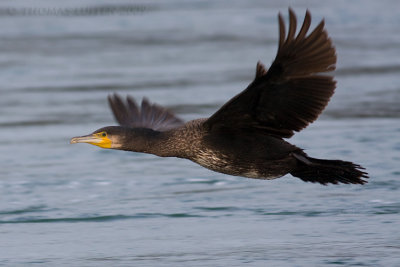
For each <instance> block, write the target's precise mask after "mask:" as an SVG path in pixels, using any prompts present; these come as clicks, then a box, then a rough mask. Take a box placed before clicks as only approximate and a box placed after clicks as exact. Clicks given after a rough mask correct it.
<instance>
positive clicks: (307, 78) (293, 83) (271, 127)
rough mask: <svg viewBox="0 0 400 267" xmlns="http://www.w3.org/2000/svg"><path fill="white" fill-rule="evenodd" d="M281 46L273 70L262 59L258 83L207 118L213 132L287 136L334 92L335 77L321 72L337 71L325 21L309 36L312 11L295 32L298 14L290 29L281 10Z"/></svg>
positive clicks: (291, 17)
mask: <svg viewBox="0 0 400 267" xmlns="http://www.w3.org/2000/svg"><path fill="white" fill-rule="evenodd" d="M278 17H279V32H280V36H279V48H278V53H277V55H276V58H275V60H274V62H273V63H272V65H271V67H270V69H269V70H268V71H266V70H265V67H264V66H263V65H262V64H261V63H260V62H258V63H257V70H256V77H255V79H254V81H253V82H252V83H251V84H250V85H249V86H248V87H247V89H246V90H244V91H243V92H242V93H240V94H238V95H237V96H235V97H234V98H232V99H231V100H230V101H229V102H227V103H226V104H225V105H224V106H222V107H221V108H220V109H219V110H218V111H217V112H216V113H215V114H214V115H212V116H211V117H210V118H209V119H208V120H207V121H206V122H205V126H206V127H208V128H209V129H210V130H213V129H221V128H236V129H251V130H256V131H261V132H264V133H268V134H273V135H276V136H279V137H284V138H288V137H291V136H292V135H293V134H294V131H300V130H301V129H303V128H305V127H306V126H307V125H308V124H309V123H311V122H313V121H314V120H315V119H317V117H318V116H319V114H320V113H321V112H322V110H323V109H324V108H325V106H326V105H327V104H328V102H329V99H330V97H331V96H332V94H333V93H334V90H335V81H334V80H333V77H332V76H326V75H325V76H324V75H320V74H319V73H323V72H327V71H332V70H334V69H335V64H336V53H335V48H334V47H333V45H332V41H331V39H330V38H329V37H328V34H327V32H326V31H325V29H324V21H321V23H320V24H319V25H318V26H317V27H316V28H315V29H314V30H313V31H312V33H310V34H308V35H307V32H308V30H309V28H310V24H311V15H310V13H309V12H308V11H307V12H306V15H305V18H304V22H303V25H302V27H301V29H300V31H299V33H298V34H297V36H295V32H296V24H297V21H296V16H295V14H294V12H293V11H292V10H291V9H289V21H290V22H289V32H288V34H287V36H286V33H285V24H284V21H283V18H282V15H281V14H279V16H278Z"/></svg>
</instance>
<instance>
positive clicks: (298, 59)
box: [71, 9, 368, 184]
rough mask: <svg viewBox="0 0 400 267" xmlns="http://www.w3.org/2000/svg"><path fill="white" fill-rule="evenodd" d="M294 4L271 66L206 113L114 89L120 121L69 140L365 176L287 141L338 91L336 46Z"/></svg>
mask: <svg viewBox="0 0 400 267" xmlns="http://www.w3.org/2000/svg"><path fill="white" fill-rule="evenodd" d="M296 24H297V22H296V17H295V14H294V13H293V11H292V10H291V9H289V30H288V34H287V35H286V33H285V25H284V21H283V18H282V16H281V15H280V14H279V30H280V37H279V48H278V53H277V55H276V58H275V60H274V61H273V63H272V65H271V67H270V69H269V70H266V69H265V67H264V65H263V64H262V63H260V62H258V63H257V68H256V76H255V78H254V80H253V82H251V83H250V85H249V86H248V87H247V88H246V89H245V90H244V91H243V92H241V93H240V94H238V95H237V96H235V97H233V98H232V99H231V100H230V101H228V102H227V103H226V104H225V105H223V106H222V107H221V108H220V109H219V110H218V111H217V112H216V113H214V114H213V115H212V116H211V117H210V118H208V119H198V120H193V121H189V122H187V123H185V124H184V123H183V121H182V120H180V119H179V118H177V117H176V116H175V115H174V114H172V113H171V112H169V111H168V110H167V109H165V108H163V107H161V106H159V105H156V104H150V103H149V101H147V100H146V99H144V100H143V101H142V104H141V106H140V107H139V106H138V105H137V104H136V102H135V101H134V99H133V98H131V97H130V96H128V97H127V99H126V101H124V100H123V99H121V97H119V96H118V95H117V94H114V95H112V96H109V98H108V100H109V104H110V106H111V109H112V111H113V113H114V116H115V118H116V120H117V121H118V123H119V124H120V125H121V126H109V127H104V128H101V129H99V130H97V131H95V132H94V133H93V134H91V135H87V136H83V137H75V138H73V139H71V143H90V144H94V145H97V146H100V147H103V148H113V149H120V150H128V151H135V152H143V153H151V154H155V155H158V156H161V157H179V158H186V159H190V160H192V161H194V162H196V163H198V164H200V165H202V166H204V167H206V168H208V169H211V170H214V171H217V172H221V173H226V174H230V175H237V176H244V177H249V178H257V179H274V178H278V177H281V176H283V175H285V174H288V173H290V174H292V175H293V176H296V177H299V178H300V179H302V180H303V181H306V182H318V183H321V184H328V183H333V184H337V183H345V184H349V183H351V184H364V183H366V180H364V179H365V178H368V176H367V173H366V172H364V171H363V168H362V167H361V166H360V165H357V164H353V163H351V162H348V161H341V160H322V159H314V158H311V157H309V156H308V155H307V154H306V153H305V152H304V151H303V150H302V149H300V148H298V147H296V146H294V145H292V144H289V143H288V142H286V141H285V140H284V139H283V138H290V137H291V136H292V135H293V134H294V132H296V131H300V130H302V129H303V128H305V127H306V126H307V125H308V124H309V123H311V122H313V121H314V120H316V119H317V117H318V116H319V114H320V113H321V112H322V110H323V109H324V108H325V106H326V105H327V103H328V101H329V99H330V97H331V96H332V95H333V93H334V89H335V81H334V80H333V77H332V76H329V75H321V73H324V72H329V71H333V70H334V69H335V64H336V53H335V48H334V47H333V45H332V41H331V39H330V38H329V37H328V34H327V32H326V31H325V29H324V21H322V22H321V23H320V24H319V25H318V26H317V27H316V28H315V29H314V30H313V31H312V32H311V33H309V34H308V30H309V27H310V24H311V16H310V13H309V12H308V11H307V12H306V15H305V19H304V22H303V25H302V27H301V29H300V31H299V32H298V34H297V35H296Z"/></svg>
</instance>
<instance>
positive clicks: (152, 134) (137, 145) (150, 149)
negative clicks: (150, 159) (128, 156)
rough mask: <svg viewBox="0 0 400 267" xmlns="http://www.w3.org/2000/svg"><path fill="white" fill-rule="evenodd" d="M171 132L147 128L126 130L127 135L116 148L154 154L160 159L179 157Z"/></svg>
mask: <svg viewBox="0 0 400 267" xmlns="http://www.w3.org/2000/svg"><path fill="white" fill-rule="evenodd" d="M171 140H172V134H171V133H170V132H159V131H154V130H151V129H147V128H130V129H126V134H125V135H124V137H123V138H122V139H121V140H120V141H119V142H118V144H117V145H116V146H115V147H114V148H115V149H119V150H126V151H133V152H142V153H149V154H154V155H157V156H160V157H177V156H179V155H178V154H179V151H175V149H173V146H171V144H172V142H171Z"/></svg>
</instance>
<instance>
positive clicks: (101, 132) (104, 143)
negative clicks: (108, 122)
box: [70, 126, 125, 149]
mask: <svg viewBox="0 0 400 267" xmlns="http://www.w3.org/2000/svg"><path fill="white" fill-rule="evenodd" d="M124 137H125V130H124V128H123V127H119V126H108V127H103V128H100V129H98V130H96V131H94V132H93V133H91V134H88V135H83V136H77V137H73V138H71V141H70V143H71V144H76V143H88V144H91V145H95V146H98V147H101V148H114V149H118V148H120V147H121V145H122V143H123V141H124V139H125V138H124Z"/></svg>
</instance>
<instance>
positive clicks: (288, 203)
mask: <svg viewBox="0 0 400 267" xmlns="http://www.w3.org/2000/svg"><path fill="white" fill-rule="evenodd" d="M288 6H291V7H292V8H293V9H294V10H295V12H296V13H297V16H298V18H299V24H300V23H301V22H300V21H301V20H302V18H303V16H304V12H305V10H306V9H307V8H308V9H309V10H310V11H311V14H312V16H313V24H312V25H313V26H315V25H316V24H317V22H319V21H320V20H321V19H322V18H325V23H326V28H327V30H328V32H329V35H330V36H331V38H332V39H333V42H334V44H335V46H336V48H337V55H338V64H337V71H336V72H335V76H336V80H337V89H336V93H335V95H334V96H333V98H332V100H331V102H330V104H329V105H328V107H327V108H326V110H325V111H324V113H323V114H322V115H321V116H320V118H319V119H318V120H317V121H316V122H315V123H313V124H312V125H310V126H309V127H308V128H306V129H304V130H303V131H302V132H300V133H297V134H296V135H295V136H294V137H293V138H292V139H290V142H292V143H294V144H296V145H298V146H299V147H302V148H304V149H306V151H307V153H309V154H310V155H311V156H313V157H320V158H330V159H343V160H350V161H354V162H356V163H358V164H361V165H363V166H364V167H365V168H366V169H367V171H368V173H369V175H370V179H369V183H368V184H366V185H364V186H360V185H330V186H322V185H318V184H311V183H304V182H302V181H301V180H299V179H297V178H294V177H291V176H290V175H287V176H285V177H283V178H280V179H276V180H272V181H263V180H253V179H245V178H241V177H233V176H228V175H223V174H220V173H215V172H212V171H209V170H206V169H204V168H202V167H200V166H198V165H196V164H194V163H191V162H189V161H186V160H182V159H175V158H157V157H155V156H152V155H145V154H137V153H129V152H122V151H111V150H104V149H100V148H97V147H94V146H89V145H70V144H69V139H70V138H71V137H73V136H76V135H83V134H88V133H90V132H92V131H94V130H96V129H97V128H100V127H102V126H106V125H115V122H114V120H113V117H112V114H111V112H110V110H109V108H108V106H107V101H106V98H107V95H108V94H110V93H113V92H118V93H120V94H121V95H123V96H124V95H127V94H131V95H132V96H134V97H135V98H136V99H138V100H140V99H141V98H142V97H144V96H146V97H148V98H149V99H150V100H151V101H154V102H157V103H159V104H161V105H165V106H166V107H168V108H170V109H171V110H173V111H174V112H175V113H176V114H178V115H179V116H180V117H181V118H183V119H185V120H190V119H194V118H199V117H207V116H210V115H211V114H212V113H213V112H215V111H216V110H217V109H218V107H220V106H221V105H222V104H223V103H224V102H225V101H227V100H228V99H230V98H231V97H232V96H234V95H235V94H237V93H238V92H240V91H241V90H243V89H244V88H245V87H246V86H247V85H248V84H249V83H250V81H251V80H252V78H253V77H254V74H255V66H256V62H257V61H258V60H261V61H262V62H264V63H265V64H266V65H267V66H268V65H269V64H270V63H271V62H272V60H273V58H274V56H275V53H276V49H277V41H278V22H277V14H278V12H282V14H284V15H285V17H286V18H287V8H288ZM115 10H116V11H115ZM123 10H128V11H125V12H123ZM399 10H400V3H399V1H397V0H391V1H389V0H388V1H373V0H365V1H361V0H355V1H343V0H340V1H316V0H309V1H307V0H302V1H277V0H272V1H265V0H263V1H261V0H259V1H258V0H257V1H238V0H236V1H228V0H221V1H211V0H204V1H199V0H197V1H183V0H173V1H156V0H151V1H140V2H139V1H128V2H127V1H123V0H116V1H94V0H90V1H89V0H87V1H77V0H73V1H65V2H61V1H59V2H55V1H46V0H37V1H34V2H33V1H28V0H21V1H18V2H17V1H1V2H0V25H1V27H0V68H1V71H0V81H1V83H0V265H1V266H31V265H41V266H243V265H248V266H400V231H399V229H400V164H399V160H400V56H399V55H400V31H399V26H400V13H399Z"/></svg>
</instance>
